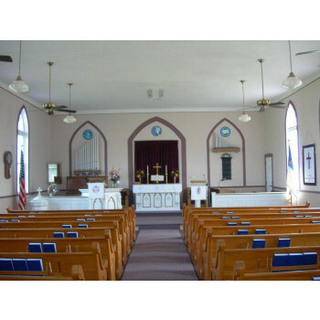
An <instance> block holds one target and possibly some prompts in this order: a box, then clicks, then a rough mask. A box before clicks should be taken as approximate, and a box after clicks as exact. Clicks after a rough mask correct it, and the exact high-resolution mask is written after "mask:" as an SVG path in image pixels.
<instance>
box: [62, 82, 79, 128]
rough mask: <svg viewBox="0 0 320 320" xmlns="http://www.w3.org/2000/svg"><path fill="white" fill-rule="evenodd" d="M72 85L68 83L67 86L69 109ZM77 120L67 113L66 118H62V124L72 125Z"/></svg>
mask: <svg viewBox="0 0 320 320" xmlns="http://www.w3.org/2000/svg"><path fill="white" fill-rule="evenodd" d="M72 85H73V83H71V82H69V83H68V86H69V108H71V86H72ZM76 121H77V119H76V118H75V117H74V116H73V115H72V114H71V113H70V112H69V113H68V115H67V116H66V117H64V118H63V122H65V123H68V124H70V123H74V122H76Z"/></svg>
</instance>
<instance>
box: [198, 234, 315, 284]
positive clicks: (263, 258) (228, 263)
mask: <svg viewBox="0 0 320 320" xmlns="http://www.w3.org/2000/svg"><path fill="white" fill-rule="evenodd" d="M305 252H315V253H316V254H317V261H316V263H315V264H312V265H299V266H295V267H285V268H284V267H280V268H278V267H274V266H272V263H273V259H274V255H275V254H286V253H305ZM319 254H320V246H298V247H290V248H264V249H251V248H249V249H226V248H225V243H224V241H223V240H219V241H218V244H217V254H216V256H215V258H214V259H212V260H211V261H210V262H209V264H211V265H212V271H211V274H207V271H206V270H205V273H204V274H205V278H204V279H205V280H210V279H212V280H232V279H233V274H234V264H235V262H236V261H240V260H243V261H244V263H245V265H246V270H247V272H272V271H286V270H304V269H320V265H319Z"/></svg>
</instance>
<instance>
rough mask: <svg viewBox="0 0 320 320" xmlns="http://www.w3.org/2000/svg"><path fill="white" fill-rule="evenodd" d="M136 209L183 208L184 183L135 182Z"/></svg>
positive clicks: (171, 209) (133, 189)
mask: <svg viewBox="0 0 320 320" xmlns="http://www.w3.org/2000/svg"><path fill="white" fill-rule="evenodd" d="M132 192H133V194H134V196H135V206H136V211H137V212H139V211H176V210H180V209H181V200H180V194H181V192H182V184H180V183H169V184H135V185H133V187H132Z"/></svg>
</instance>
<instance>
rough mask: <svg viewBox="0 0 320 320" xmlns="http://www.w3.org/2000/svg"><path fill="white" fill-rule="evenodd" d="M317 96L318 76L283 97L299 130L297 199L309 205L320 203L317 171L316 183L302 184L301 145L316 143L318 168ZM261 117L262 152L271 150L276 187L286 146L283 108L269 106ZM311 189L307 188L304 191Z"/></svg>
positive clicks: (282, 178)
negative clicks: (291, 93)
mask: <svg viewBox="0 0 320 320" xmlns="http://www.w3.org/2000/svg"><path fill="white" fill-rule="evenodd" d="M319 98H320V80H317V81H315V82H313V83H311V84H309V85H308V86H306V87H305V88H303V89H301V90H299V91H298V92H296V93H294V94H293V95H291V96H290V97H289V98H287V99H285V100H284V102H285V103H287V104H288V103H289V102H292V103H293V105H294V106H295V109H296V112H297V117H298V132H299V173H300V189H301V190H300V193H299V203H304V202H305V201H307V200H310V201H311V205H312V206H320V199H319V198H320V197H319V194H317V193H314V192H320V180H319V179H320V173H319V170H316V173H317V185H316V186H305V185H303V178H302V177H303V175H302V167H303V165H302V146H303V145H307V144H313V143H314V144H315V145H316V160H317V163H316V165H317V167H318V168H319V161H320V150H319V149H320V145H319ZM264 114H265V115H266V118H265V152H266V153H272V154H273V161H274V185H275V186H276V187H279V188H285V187H286V169H287V163H286V147H285V115H286V111H285V110H280V109H269V110H267V111H265V112H264ZM308 191H311V192H308Z"/></svg>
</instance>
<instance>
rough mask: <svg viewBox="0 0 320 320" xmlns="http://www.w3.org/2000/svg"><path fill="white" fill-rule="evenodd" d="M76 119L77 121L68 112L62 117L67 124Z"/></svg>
mask: <svg viewBox="0 0 320 320" xmlns="http://www.w3.org/2000/svg"><path fill="white" fill-rule="evenodd" d="M76 121H77V119H76V118H75V117H74V116H73V115H72V114H71V113H68V115H67V116H66V117H64V118H63V122H65V123H68V124H69V123H74V122H76Z"/></svg>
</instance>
